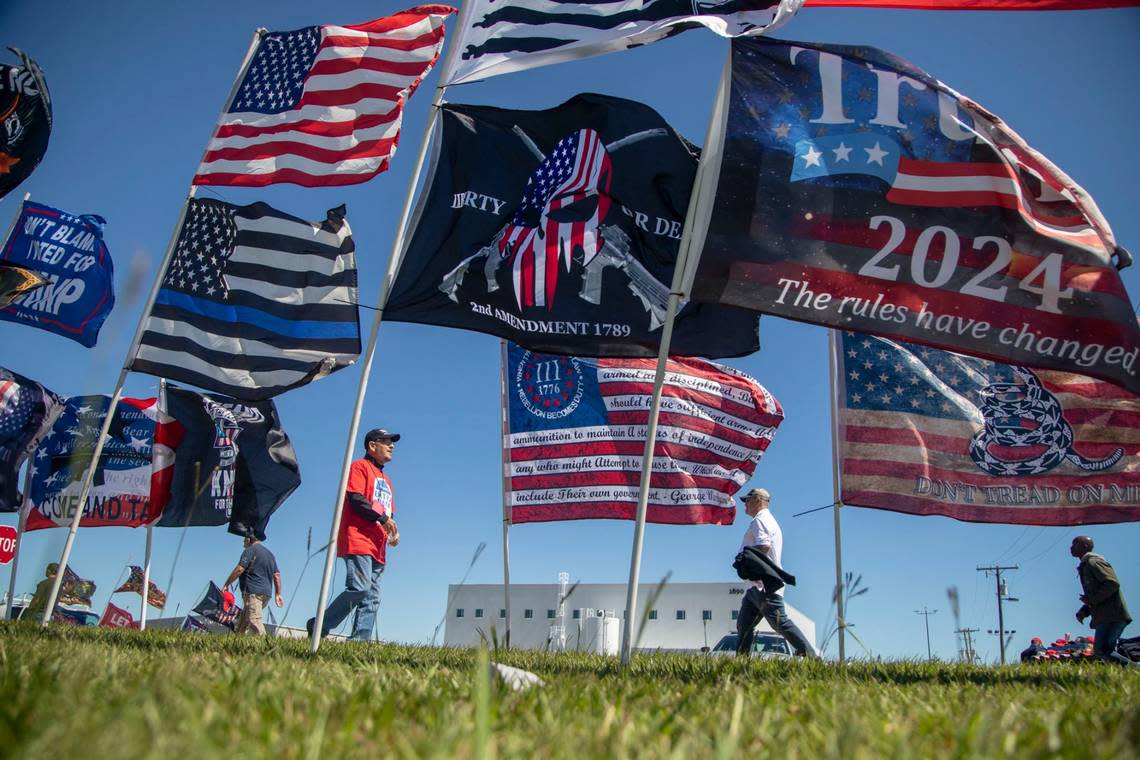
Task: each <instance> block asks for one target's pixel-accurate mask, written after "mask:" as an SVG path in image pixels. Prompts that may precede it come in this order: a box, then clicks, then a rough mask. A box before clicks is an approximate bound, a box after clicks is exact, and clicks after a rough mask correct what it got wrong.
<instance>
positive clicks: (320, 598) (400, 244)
mask: <svg viewBox="0 0 1140 760" xmlns="http://www.w3.org/2000/svg"><path fill="white" fill-rule="evenodd" d="M469 5H470V3H464V4H463V10H462V11H461V12H460V17H459V18H460V20H459V23H460V24H462V23H463V22H464V19H465V18H466V17H467V15H468V13H469V8H468V6H469ZM455 52H456V47H455V46H454V45H449V46H448V49H447V55H446V56H445V58H444V62H443V67H442V69H441V71H440V79H439V81H440V82H445V81H447V79H446V77H447V75H448V74H449V72H450V70H451V67H452V59H453V58H454V56H455ZM445 89H446V87H445V86H444V85H442V84H441V85H438V86H437V87H436V91H435V98H434V99H433V100H432V104H431V112H430V114H431V115H430V116H429V117H428V122H427V125H426V126H425V127H424V135H423V139H421V140H420V150H419V153H418V154H417V155H416V162H415V165H414V166H413V168H412V175H411V178H410V179H409V180H408V193H407V196H406V197H405V198H404V207H403V209H402V210H401V212H400V220H399V222H398V223H397V225H396V236H395V238H394V239H393V241H392V251H391V253H390V254H389V255H388V271H387V272H386V273H385V275H384V280H383V282H381V283H380V294H379V296H377V299H376V312H375V315H374V316H373V318H372V332H371V334H370V335H369V336H368V346H367V348H366V349H365V350H364V353H363V354H362V357H363V359H364V361H363V362H362V363H361V366H360V382H359V384H358V386H357V389H356V403H355V404H354V405H353V409H352V421H351V422H350V423H349V426H348V439H347V441H346V442H345V447H344V448H345V451H344V460H343V461H342V463H341V470H340V483H339V484H338V486H337V491H336V501H335V503H334V505H333V518H332V525H331V526H330V527H329V543H328V553H327V554H326V555H325V569H324V573H323V574H322V575H321V590H320V593H319V594H318V595H317V612H316V615H315V616H314V619H313V633H312V636H310V637H309V651H310V652H311V653H312V654H316V653H317V650H318V649H319V648H320V646H321V630H322V626H323V625H324V622H325V605H326V604H327V603H328V599H329V587H330V586H331V585H332V576H333V567H334V565H335V564H336V544H337V538H338V535H339V533H340V520H341V516H342V514H343V512H344V490H345V488H347V487H348V470H349V468H350V467H351V466H352V456H353V454H354V453H355V452H356V436H357V433H358V432H359V429H360V413H361V411H362V410H363V408H364V394H365V393H366V392H367V390H368V380H369V375H370V374H371V372H372V359H373V357H374V356H375V353H376V340H377V333H378V332H379V331H380V323H381V321H383V318H384V307H385V305H387V303H388V291H389V290H390V289H391V287H392V283H393V282H394V281H395V279H396V273H397V272H398V271H399V269H400V262H401V261H402V260H403V254H404V240H405V238H406V236H407V233H408V226H409V224H408V222H409V220H410V219H411V215H412V201H413V200H414V198H415V195H416V185H417V184H418V183H419V179H420V172H421V171H422V170H423V166H424V159H425V158H426V157H427V152H428V147H429V146H430V144H431V135H432V131H433V130H434V128H435V125H436V123H437V122H438V121H439V107H440V106H441V105H442V104H443V93H444V90H445Z"/></svg>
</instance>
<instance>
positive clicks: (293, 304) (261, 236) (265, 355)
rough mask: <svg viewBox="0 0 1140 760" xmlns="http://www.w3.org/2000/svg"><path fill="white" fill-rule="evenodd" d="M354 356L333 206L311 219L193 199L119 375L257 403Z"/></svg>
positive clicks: (349, 290)
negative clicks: (126, 370) (127, 365)
mask: <svg viewBox="0 0 1140 760" xmlns="http://www.w3.org/2000/svg"><path fill="white" fill-rule="evenodd" d="M359 353H360V322H359V318H358V316H357V307H356V256H355V253H354V248H353V241H352V231H351V230H350V229H349V226H348V221H347V220H346V219H345V217H344V207H343V206H341V207H339V208H336V209H332V210H330V211H329V212H328V215H327V217H326V219H325V220H324V221H322V222H319V223H314V222H308V221H305V220H303V219H298V218H296V217H294V216H290V215H288V214H285V213H282V212H280V211H277V210H275V209H273V208H270V207H269V206H267V205H266V204H264V203H254V204H251V205H249V206H234V205H233V204H230V203H224V202H222V201H215V200H212V199H194V200H192V201H190V205H189V208H188V209H187V213H186V221H185V222H184V223H183V225H182V230H181V232H180V234H179V237H178V242H177V243H176V245H175V254H174V258H173V260H172V261H171V264H170V267H169V269H168V270H167V273H166V277H165V279H163V281H162V288H161V289H160V290H159V293H158V297H157V299H156V300H155V304H154V307H153V308H152V309H151V313H150V315H149V316H148V318H147V322H146V326H145V330H144V333H143V336H142V340H141V343H140V345H139V349H138V352H137V354H136V356H135V358H134V360H133V363H132V365H131V368H132V369H134V370H135V371H137V372H146V373H148V374H151V375H157V376H159V377H165V378H169V379H171V380H180V381H183V382H187V383H192V384H193V385H197V386H199V387H201V388H206V389H208V390H212V391H217V392H219V393H223V394H226V395H228V396H234V397H235V398H239V399H243V400H246V401H260V400H264V399H267V398H270V397H272V396H274V395H277V394H279V393H283V392H285V391H286V390H289V389H290V388H296V387H298V386H301V385H305V384H307V383H310V382H312V381H313V380H316V379H318V378H321V377H324V376H325V375H327V374H329V373H330V372H333V371H335V370H337V369H340V368H342V367H346V366H348V365H350V364H352V362H353V361H355V359H356V357H357V355H359Z"/></svg>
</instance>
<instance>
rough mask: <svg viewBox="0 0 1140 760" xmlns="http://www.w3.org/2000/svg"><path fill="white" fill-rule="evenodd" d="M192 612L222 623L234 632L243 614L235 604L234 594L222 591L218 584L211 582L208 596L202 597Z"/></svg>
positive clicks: (207, 592)
mask: <svg viewBox="0 0 1140 760" xmlns="http://www.w3.org/2000/svg"><path fill="white" fill-rule="evenodd" d="M227 596H228V598H227ZM190 611H191V612H196V613H198V614H199V615H201V616H202V617H205V618H209V619H210V620H213V621H214V622H215V623H220V624H222V625H224V626H226V627H227V628H229V629H231V630H232V629H233V628H234V626H235V625H236V624H237V617H238V614H239V613H240V612H241V607H239V606H237V604H236V603H235V602H234V595H233V594H231V593H229V592H228V591H222V590H221V589H220V588H218V586H217V584H215V583H214V582H213V581H210V587H209V588H208V589H206V595H205V596H204V597H202V601H200V602H198V603H197V604H196V605H194V607H193V609H191V610H190Z"/></svg>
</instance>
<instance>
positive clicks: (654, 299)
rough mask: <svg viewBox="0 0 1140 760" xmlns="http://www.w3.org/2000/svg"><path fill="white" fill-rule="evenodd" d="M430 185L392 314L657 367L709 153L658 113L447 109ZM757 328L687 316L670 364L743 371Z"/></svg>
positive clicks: (691, 311) (747, 321)
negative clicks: (692, 199) (736, 361)
mask: <svg viewBox="0 0 1140 760" xmlns="http://www.w3.org/2000/svg"><path fill="white" fill-rule="evenodd" d="M441 118H442V123H443V135H442V142H441V144H440V147H439V152H438V154H437V155H436V157H435V172H434V176H433V177H432V180H431V185H430V187H429V188H428V189H427V191H426V192H425V194H424V196H423V197H422V198H421V201H420V203H421V207H420V208H419V210H418V211H417V222H416V225H415V232H414V233H413V235H412V238H411V242H410V244H409V246H408V249H407V251H406V253H405V255H404V258H403V262H402V264H401V266H400V272H399V275H398V276H397V278H396V282H395V284H394V285H393V287H392V293H391V297H390V298H389V300H388V303H387V305H386V307H385V310H384V317H385V318H386V319H390V320H395V321H397V322H419V323H423V324H432V325H442V326H445V327H459V328H463V329H467V330H475V331H478V332H485V333H490V334H492V335H498V336H500V337H505V338H509V339H510V340H513V341H515V342H516V343H519V344H520V345H522V346H525V347H527V348H530V349H533V350H536V351H543V352H545V353H557V354H577V355H579V356H652V355H656V353H657V350H658V345H659V343H660V339H661V328H662V324H663V322H664V319H665V308H666V304H667V302H668V298H669V286H670V284H671V282H672V279H673V269H674V265H675V263H676V260H677V253H678V248H679V246H680V239H681V229H682V227H683V226H684V222H685V213H686V211H687V209H688V206H689V194H690V192H691V190H692V186H693V178H694V176H695V174H696V168H697V157H698V150H697V149H696V148H694V147H693V146H692V145H690V144H689V143H687V142H686V141H685V140H684V139H683V138H682V137H681V136H680V135H678V134H677V133H676V132H675V131H673V129H672V127H670V126H669V125H668V124H667V123H666V122H665V120H664V119H662V118H661V116H660V115H658V114H657V113H656V112H655V111H654V110H653V109H651V108H649V107H648V106H645V105H642V104H640V103H636V102H634V101H631V100H623V99H620V98H611V97H606V96H603V95H592V94H587V95H578V96H576V97H574V98H572V99H571V100H569V101H567V102H566V103H564V104H563V105H561V106H559V107H557V108H552V109H549V110H546V111H512V110H505V109H501V108H490V107H485V106H462V105H447V106H444V107H443V109H442V117H441ZM758 347H759V339H758V332H757V320H756V318H755V316H754V315H750V314H748V313H745V312H743V311H740V310H737V309H735V308H732V307H724V306H718V305H705V304H702V305H698V304H688V305H686V306H685V307H684V308H683V309H681V311H680V312H679V314H678V316H677V320H676V326H675V328H674V333H673V342H672V351H671V353H673V354H678V355H700V356H708V357H724V356H743V355H745V354H749V353H752V352H753V351H756V350H757V348H758Z"/></svg>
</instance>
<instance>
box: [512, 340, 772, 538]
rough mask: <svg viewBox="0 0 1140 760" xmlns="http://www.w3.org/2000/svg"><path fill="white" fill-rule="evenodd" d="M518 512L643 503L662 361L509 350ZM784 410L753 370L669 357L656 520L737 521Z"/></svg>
mask: <svg viewBox="0 0 1140 760" xmlns="http://www.w3.org/2000/svg"><path fill="white" fill-rule="evenodd" d="M504 361H505V370H504V371H505V372H506V374H507V393H508V399H507V402H506V403H507V409H506V413H507V421H508V431H507V434H506V437H505V440H504V442H503V445H504V446H505V448H506V451H507V456H508V464H507V473H506V477H507V482H508V494H507V495H508V500H509V501H508V503H509V505H510V519H511V521H512V522H516V523H524V522H548V521H555V520H583V519H591V518H609V519H618V520H632V519H633V518H634V516H635V514H636V510H637V499H638V491H639V487H640V481H641V465H642V462H643V457H644V453H645V433H646V424H647V422H648V420H649V408H650V401H651V400H652V394H653V380H654V374H655V372H656V361H655V360H653V359H584V358H575V357H569V356H553V355H547V354H539V353H535V352H533V351H528V350H526V349H523V348H521V347H520V346H517V345H515V344H513V343H511V344H509V346H508V349H507V351H506V356H505V357H504ZM783 419H784V414H783V410H782V409H781V407H780V404H779V402H777V401H776V399H775V398H774V397H773V396H772V394H771V393H769V392H768V391H767V390H766V389H765V388H764V387H763V386H762V385H760V384H759V383H757V382H756V381H755V380H754V379H752V378H751V377H749V376H748V375H746V374H744V373H743V372H739V371H737V370H735V369H732V368H731V367H725V366H723V365H720V364H715V363H713V362H710V361H708V360H705V359H692V358H685V359H682V358H673V359H670V360H669V363H668V366H667V372H666V376H665V385H664V387H663V390H662V398H661V415H660V419H659V422H658V428H657V447H656V449H655V451H654V457H653V475H652V479H651V481H650V488H649V509H648V513H647V519H648V521H649V522H652V523H670V524H701V523H713V524H718V525H727V524H731V523H732V521H733V519H734V518H735V516H736V507H735V503H734V502H733V496H734V495H735V494H736V492H737V491H739V490H740V488H741V486H743V485H744V484H745V483H747V482H748V480H749V478H751V477H752V474H753V472H754V471H755V470H756V465H757V463H758V462H759V461H760V457H761V456H762V455H763V453H764V452H765V451H766V450H767V448H768V446H769V444H770V443H771V441H772V436H773V435H774V434H775V432H776V428H777V427H778V426H779V424H780V422H782V421H783Z"/></svg>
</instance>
